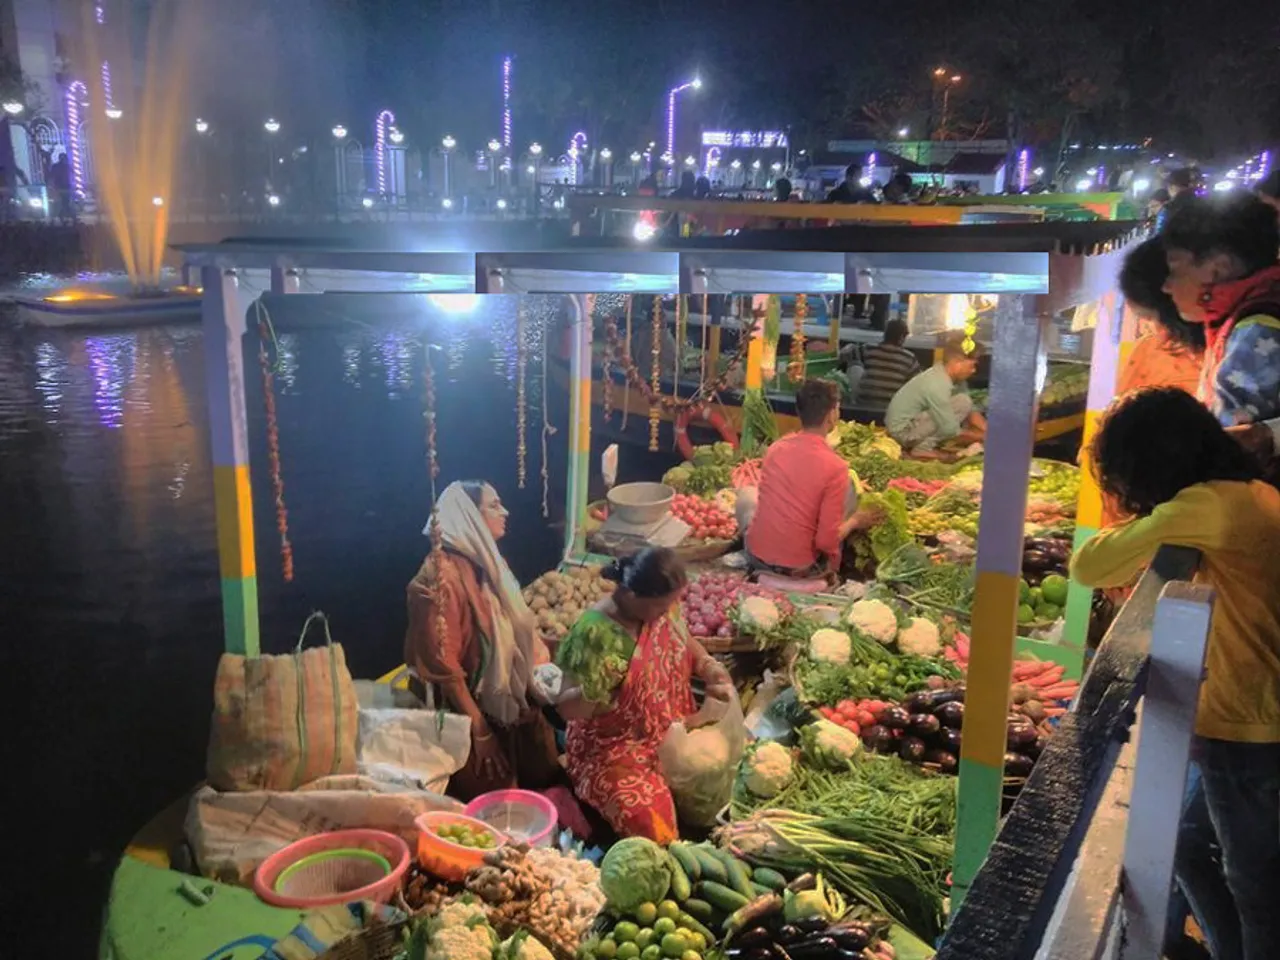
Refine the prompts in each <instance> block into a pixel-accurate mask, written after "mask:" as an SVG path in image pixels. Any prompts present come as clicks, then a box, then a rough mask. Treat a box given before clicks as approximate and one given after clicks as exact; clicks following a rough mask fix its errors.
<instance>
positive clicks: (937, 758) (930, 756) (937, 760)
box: [924, 750, 960, 773]
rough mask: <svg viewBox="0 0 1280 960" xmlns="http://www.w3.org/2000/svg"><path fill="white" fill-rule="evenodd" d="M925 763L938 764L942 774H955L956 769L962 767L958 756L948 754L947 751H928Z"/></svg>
mask: <svg viewBox="0 0 1280 960" xmlns="http://www.w3.org/2000/svg"><path fill="white" fill-rule="evenodd" d="M924 762H925V763H932V764H936V765H937V767H938V769H939V770H940V771H941V772H942V773H955V772H956V768H957V767H958V766H960V761H958V760H957V759H956V755H955V754H954V753H948V752H947V751H946V750H929V751H926V752H925V755H924Z"/></svg>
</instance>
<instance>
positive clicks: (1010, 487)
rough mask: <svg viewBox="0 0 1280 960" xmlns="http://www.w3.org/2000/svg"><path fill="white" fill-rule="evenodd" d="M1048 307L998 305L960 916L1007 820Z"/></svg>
mask: <svg viewBox="0 0 1280 960" xmlns="http://www.w3.org/2000/svg"><path fill="white" fill-rule="evenodd" d="M1041 304H1042V298H1039V297H1029V296H1027V297H1001V298H1000V304H999V306H998V307H997V317H996V328H995V346H994V349H993V351H992V360H991V395H990V402H989V405H988V410H987V418H988V432H987V449H986V463H987V468H986V472H985V475H984V477H983V489H982V508H981V513H980V515H979V523H978V559H977V570H978V576H977V589H976V592H975V595H974V602H973V634H972V638H971V642H972V646H971V650H970V657H969V674H968V683H967V694H966V697H965V717H964V744H963V746H962V748H961V753H960V798H959V815H958V822H957V825H956V852H955V863H954V869H953V871H952V881H953V887H952V894H951V909H952V912H953V913H954V912H955V911H956V910H957V909H958V908H959V906H960V904H961V902H963V900H964V897H965V895H966V894H967V893H968V891H969V886H970V884H972V882H973V878H974V875H975V874H976V873H977V872H978V868H979V867H981V866H982V861H983V860H984V859H986V856H987V850H988V849H990V847H991V843H992V841H993V840H994V839H995V836H996V832H997V830H998V828H999V823H1000V808H1001V802H1002V798H1003V794H1004V754H1005V745H1006V738H1007V731H1006V727H1007V722H1008V721H1007V718H1008V713H1009V686H1010V683H1011V681H1012V677H1013V656H1014V645H1015V643H1016V640H1017V634H1018V622H1017V621H1018V584H1019V581H1020V580H1021V578H1022V542H1023V520H1024V518H1025V516H1026V513H1027V478H1028V474H1029V472H1030V469H1031V457H1032V451H1033V449H1034V446H1035V426H1036V417H1037V415H1038V406H1039V401H1038V398H1039V392H1040V389H1039V388H1040V383H1041V378H1042V377H1043V376H1044V373H1045V370H1046V368H1047V357H1046V355H1045V336H1044V334H1045V331H1046V329H1047V327H1048V324H1049V320H1050V317H1049V315H1048V314H1047V313H1045V314H1043V315H1042V314H1041V310H1040V307H1041Z"/></svg>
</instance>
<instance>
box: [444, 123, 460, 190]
mask: <svg viewBox="0 0 1280 960" xmlns="http://www.w3.org/2000/svg"><path fill="white" fill-rule="evenodd" d="M457 145H458V141H457V140H455V139H453V137H451V136H449V135H448V134H445V138H444V139H443V140H441V141H440V146H441V147H443V148H444V198H445V199H446V200H448V199H449V197H450V194H449V157H450V155H451V154H452V153H453V148H454V147H456V146H457Z"/></svg>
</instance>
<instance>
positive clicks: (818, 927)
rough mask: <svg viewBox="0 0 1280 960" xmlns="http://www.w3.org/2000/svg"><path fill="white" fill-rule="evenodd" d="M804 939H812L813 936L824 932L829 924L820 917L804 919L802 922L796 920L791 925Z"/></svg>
mask: <svg viewBox="0 0 1280 960" xmlns="http://www.w3.org/2000/svg"><path fill="white" fill-rule="evenodd" d="M791 926H793V927H795V928H796V929H797V930H799V931H800V932H801V933H803V934H804V935H805V936H806V937H812V936H814V935H815V934H819V933H822V932H824V931H825V930H826V929H827V927H829V926H831V924H830V923H829V922H828V921H827V920H825V919H823V918H822V917H805V918H804V919H803V920H797V921H796V922H795V923H793V924H791Z"/></svg>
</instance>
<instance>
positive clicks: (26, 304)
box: [13, 293, 201, 329]
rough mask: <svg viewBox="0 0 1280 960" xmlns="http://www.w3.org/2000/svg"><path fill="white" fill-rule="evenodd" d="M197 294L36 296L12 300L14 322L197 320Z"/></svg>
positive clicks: (92, 324) (99, 325)
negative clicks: (56, 299) (58, 299)
mask: <svg viewBox="0 0 1280 960" xmlns="http://www.w3.org/2000/svg"><path fill="white" fill-rule="evenodd" d="M200 304H201V297H200V296H199V295H198V294H182V293H167V294H164V295H162V296H150V297H112V298H111V299H109V300H73V301H70V302H66V303H57V302H53V301H50V300H45V299H40V298H36V297H17V298H15V299H14V301H13V305H14V308H15V312H16V314H17V318H18V322H19V323H21V324H24V325H26V326H33V327H56V328H67V329H74V328H80V329H111V328H117V327H138V326H150V325H159V324H171V323H194V322H196V321H198V320H199V319H200Z"/></svg>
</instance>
